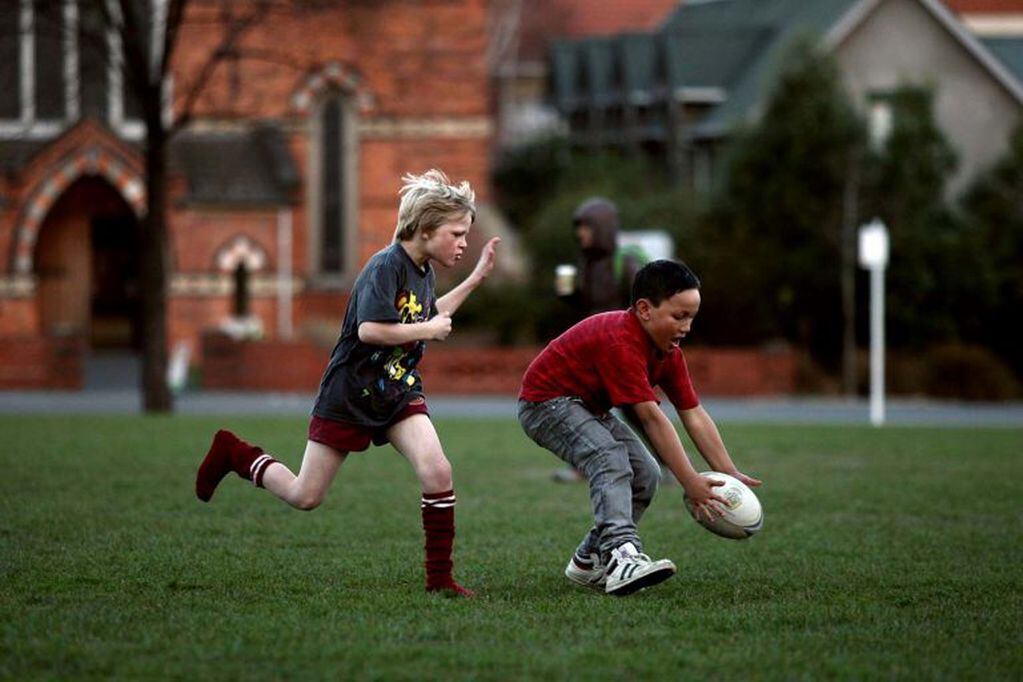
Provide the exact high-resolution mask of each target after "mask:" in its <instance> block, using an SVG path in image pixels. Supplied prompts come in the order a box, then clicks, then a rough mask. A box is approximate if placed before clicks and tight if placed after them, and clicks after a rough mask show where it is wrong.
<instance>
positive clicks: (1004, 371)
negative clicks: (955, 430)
mask: <svg viewBox="0 0 1023 682" xmlns="http://www.w3.org/2000/svg"><path fill="white" fill-rule="evenodd" d="M924 366H925V367H926V375H925V377H924V387H923V388H924V391H925V392H926V393H927V395H930V396H935V397H938V398H949V399H953V400H1012V399H1014V398H1018V397H1019V395H1020V387H1019V383H1018V382H1016V380H1015V379H1014V378H1013V376H1012V372H1011V370H1010V369H1009V368H1008V367H1006V366H1005V363H1003V362H1001V361H1000V360H999V359H998V357H997V356H996V355H995V354H994V353H992V352H991V351H989V350H988V349H986V348H982V347H980V346H962V345H958V344H948V345H943V346H937V347H935V348H932V349H930V350H929V351H928V352H927V353H926V354H925V356H924Z"/></svg>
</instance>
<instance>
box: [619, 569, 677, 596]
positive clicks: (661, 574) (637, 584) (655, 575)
mask: <svg viewBox="0 0 1023 682" xmlns="http://www.w3.org/2000/svg"><path fill="white" fill-rule="evenodd" d="M675 570H676V569H675V567H674V566H665V567H664V568H661V569H659V570H656V571H652V572H651V573H647V574H646V575H644V576H641V577H639V578H636V579H635V580H633V581H632V582H629V583H626V584H624V585H622V586H621V587H618V588H616V589H615V590H614V591H613V592H612V591H610V590H607V594H610V595H614V596H615V597H624V596H626V595H630V594H632V593H634V592H638V591H640V590H642V589H644V588H646V587H652V586H654V585H656V584H658V583H663V582H664V581H665V580H667V579H668V578H670V577H671V576H673V575H675Z"/></svg>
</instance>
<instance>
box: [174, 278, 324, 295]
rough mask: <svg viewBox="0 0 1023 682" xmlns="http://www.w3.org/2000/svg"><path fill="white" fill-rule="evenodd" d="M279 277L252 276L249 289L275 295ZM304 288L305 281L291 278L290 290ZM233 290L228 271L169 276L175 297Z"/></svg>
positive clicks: (222, 293)
mask: <svg viewBox="0 0 1023 682" xmlns="http://www.w3.org/2000/svg"><path fill="white" fill-rule="evenodd" d="M279 281H280V278H279V277H278V276H277V275H276V274H273V273H264V274H256V275H253V276H252V279H251V280H250V284H249V287H250V289H249V291H250V293H251V294H252V295H253V296H259V297H269V296H276V295H277V288H278V283H279ZM304 288H305V281H304V280H303V279H301V278H299V277H292V278H291V292H292V293H299V292H301V291H302V290H303V289H304ZM233 292H234V277H233V276H232V275H230V274H228V273H219V274H209V273H194V274H188V273H178V274H175V275H173V276H172V277H171V278H170V294H171V296H175V297H195V298H217V297H222V296H230V295H231V294H232V293H233Z"/></svg>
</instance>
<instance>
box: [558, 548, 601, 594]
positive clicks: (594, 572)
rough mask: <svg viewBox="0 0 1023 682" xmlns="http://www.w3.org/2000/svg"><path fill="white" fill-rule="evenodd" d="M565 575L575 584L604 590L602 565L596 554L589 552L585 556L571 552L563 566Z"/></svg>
mask: <svg viewBox="0 0 1023 682" xmlns="http://www.w3.org/2000/svg"><path fill="white" fill-rule="evenodd" d="M565 577H566V578H568V579H569V580H571V581H572V582H574V583H575V584H577V585H582V586H583V587H588V588H590V589H591V590H600V591H601V592H603V591H604V580H605V578H604V567H603V566H602V565H601V563H600V556H599V555H598V554H590V555H589V556H588V557H586V558H583V557H581V556H579V554H577V553H576V554H572V558H571V559H569V560H568V566H565Z"/></svg>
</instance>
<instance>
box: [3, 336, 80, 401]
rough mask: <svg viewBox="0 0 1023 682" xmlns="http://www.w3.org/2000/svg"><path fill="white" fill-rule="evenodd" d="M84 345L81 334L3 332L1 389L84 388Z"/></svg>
mask: <svg viewBox="0 0 1023 682" xmlns="http://www.w3.org/2000/svg"><path fill="white" fill-rule="evenodd" d="M84 347H85V346H84V342H83V341H82V339H80V338H77V337H67V338H40V337H37V336H0V389H16V388H22V389H24V388H30V389H71V390H77V389H80V388H82V379H83V376H82V353H83V350H84Z"/></svg>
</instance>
